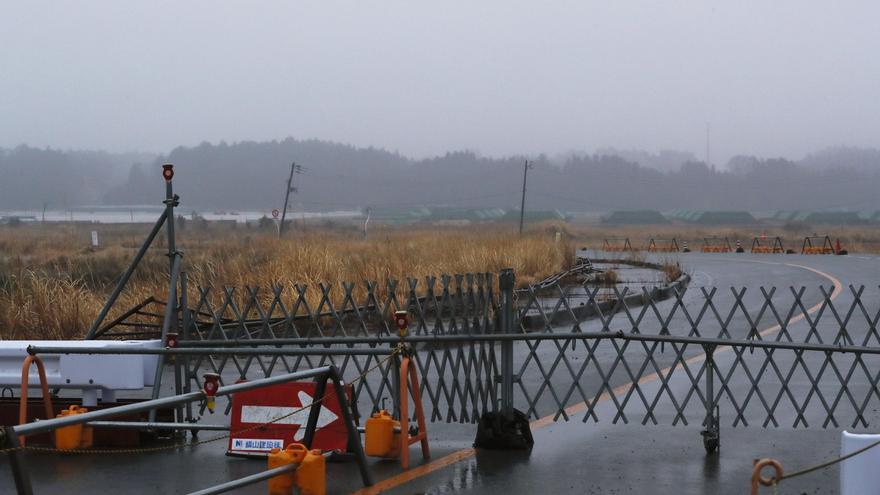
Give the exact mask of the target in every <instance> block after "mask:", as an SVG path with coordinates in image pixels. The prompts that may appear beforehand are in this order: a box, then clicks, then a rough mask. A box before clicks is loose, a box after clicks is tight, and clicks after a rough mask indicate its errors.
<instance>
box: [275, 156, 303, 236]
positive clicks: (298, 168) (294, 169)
mask: <svg viewBox="0 0 880 495" xmlns="http://www.w3.org/2000/svg"><path fill="white" fill-rule="evenodd" d="M302 171H303V168H302V165H297V164H296V162H292V163H291V164H290V177H288V178H287V190H286V192H285V193H284V209H282V210H281V225H279V226H278V237H281V236H282V235H284V218H285V217H286V216H287V202H288V201H289V200H290V193H292V192H296V187H294V186H293V174H301V173H302Z"/></svg>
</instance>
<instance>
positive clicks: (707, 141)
mask: <svg viewBox="0 0 880 495" xmlns="http://www.w3.org/2000/svg"><path fill="white" fill-rule="evenodd" d="M709 129H710V128H709V122H706V166H707V167H711V166H712V165H710V164H709Z"/></svg>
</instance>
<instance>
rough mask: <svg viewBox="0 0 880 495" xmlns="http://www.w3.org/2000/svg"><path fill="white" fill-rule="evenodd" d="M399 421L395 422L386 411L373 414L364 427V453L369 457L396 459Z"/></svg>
mask: <svg viewBox="0 0 880 495" xmlns="http://www.w3.org/2000/svg"><path fill="white" fill-rule="evenodd" d="M395 427H396V428H397V429H398V430H399V429H400V421H395V420H394V419H393V418H392V417H391V415H390V414H388V411H386V410H384V409H382V410H381V411H379V412H376V413H374V414H373V415H372V416H371V417H370V418H369V419H367V424H366V426H365V427H364V437H365V439H364V444H365V445H364V452H365V453H366V454H367V455H368V456H371V457H398V456H399V455H400V433H394V429H395Z"/></svg>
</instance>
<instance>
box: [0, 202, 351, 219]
mask: <svg viewBox="0 0 880 495" xmlns="http://www.w3.org/2000/svg"><path fill="white" fill-rule="evenodd" d="M161 213H162V209H161V208H155V207H150V206H131V207H106V206H102V207H95V208H87V207H86V208H76V209H73V210H46V213H45V220H46V221H47V222H71V221H73V222H94V223H153V222H155V221H156V219H157V218H158V217H159V215H160V214H161ZM176 213H177V215H183V216H184V217H185V218H186V219H187V220H190V219H192V210H185V209H183V208H181V209H178V210H177V211H176ZM196 214H197V215H198V216H200V217H202V218H204V219H205V220H234V221H236V222H239V223H244V222H248V221H256V220H259V219H260V218H262V217H264V216H265V217H268V218H272V210H262V211H260V210H240V211H239V210H234V211H232V210H230V211H197V212H196ZM360 216H363V214H362V213H361V212H360V211H357V210H341V211H327V212H287V218H288V219H290V220H296V219H303V218H308V219H314V218H326V219H332V218H355V217H360ZM3 217H19V218H21V219H22V220H23V221H26V222H27V221H31V222H33V221H36V222H39V221H41V220H43V218H44V216H43V212H42V211H41V210H0V218H3Z"/></svg>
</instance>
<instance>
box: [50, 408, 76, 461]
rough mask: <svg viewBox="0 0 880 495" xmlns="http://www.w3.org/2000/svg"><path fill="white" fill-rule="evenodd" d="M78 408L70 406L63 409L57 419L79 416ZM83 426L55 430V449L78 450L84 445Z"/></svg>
mask: <svg viewBox="0 0 880 495" xmlns="http://www.w3.org/2000/svg"><path fill="white" fill-rule="evenodd" d="M78 409H79V407H78V406H70V408H69V409H63V410H62V411H61V413H59V414H58V416H57V417H59V418H63V417H65V416H70V415H71V414H77V410H78ZM82 434H83V425H82V424H77V425H70V426H64V427H62V428H58V429H56V430H55V448H56V449H61V450H72V449H78V448H79V446H80V444H81V443H82Z"/></svg>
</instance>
